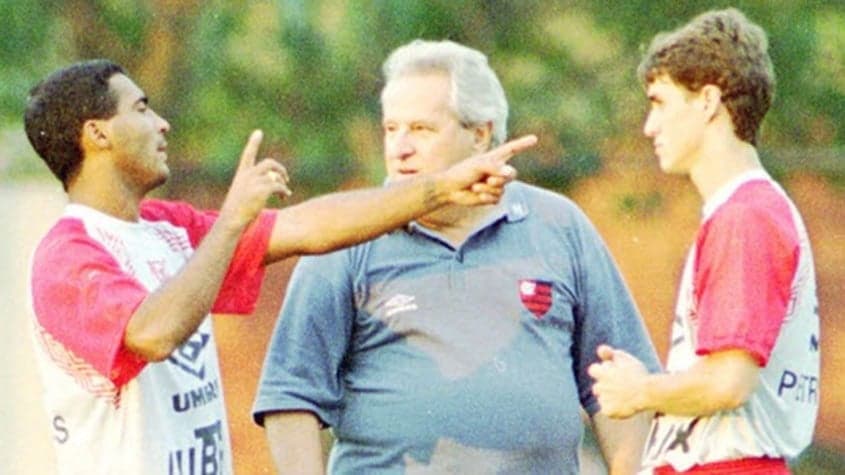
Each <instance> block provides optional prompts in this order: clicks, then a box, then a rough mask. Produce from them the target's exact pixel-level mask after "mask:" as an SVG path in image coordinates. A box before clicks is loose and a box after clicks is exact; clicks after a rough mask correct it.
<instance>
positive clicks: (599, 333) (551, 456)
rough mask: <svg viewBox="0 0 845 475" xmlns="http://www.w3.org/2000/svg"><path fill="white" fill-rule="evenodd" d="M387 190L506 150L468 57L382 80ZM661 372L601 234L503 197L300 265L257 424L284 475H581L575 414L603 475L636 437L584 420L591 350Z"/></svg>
mask: <svg viewBox="0 0 845 475" xmlns="http://www.w3.org/2000/svg"><path fill="white" fill-rule="evenodd" d="M384 75H385V79H386V84H385V87H384V90H383V91H382V94H381V102H382V125H383V129H384V160H385V168H386V170H387V177H388V180H389V181H390V182H398V181H402V180H407V179H409V178H411V177H415V176H420V175H425V174H430V173H435V172H437V171H438V170H443V169H444V168H446V167H448V166H450V165H451V164H453V163H455V162H456V161H457V160H458V159H459V158H460V157H463V156H466V155H471V154H476V153H479V152H484V151H486V150H488V149H490V148H491V147H493V146H494V145H496V144H498V143H501V142H503V141H504V140H505V138H506V133H507V132H506V122H507V115H508V104H507V100H506V99H505V94H504V91H503V89H502V86H501V84H500V83H499V80H498V78H497V77H496V74H495V73H494V72H493V70H492V69H491V68H490V66H489V65H488V63H487V58H486V57H485V56H484V55H483V54H482V53H480V52H478V51H476V50H473V49H470V48H467V47H465V46H462V45H459V44H457V43H454V42H450V41H441V42H432V41H421V40H417V41H413V42H411V43H409V44H407V45H405V46H402V47H400V48H398V49H397V50H395V51H394V52H393V53H392V54H391V55H390V57H389V58H388V59H387V61H386V62H385V64H384ZM608 342H615V343H613V344H614V345H619V346H622V347H624V348H625V349H626V350H627V351H629V352H631V353H632V354H636V355H637V356H638V358H640V359H641V360H643V361H645V362H647V363H646V364H647V365H648V366H649V367H651V368H657V367H658V363H657V359H656V357H655V353H654V350H653V348H652V346H651V344H650V342H649V340H648V338H647V336H646V332H645V330H644V326H643V325H642V321H641V318H640V316H639V314H638V313H637V309H636V308H635V306H634V303H633V301H632V299H631V297H630V295H629V293H628V290H627V288H626V286H625V284H624V282H623V280H622V278H621V276H620V274H619V272H618V270H617V268H616V265H615V264H614V262H613V259H612V257H611V256H610V254H609V252H608V250H607V249H606V247H605V246H604V244H603V242H602V240H601V238H600V237H599V235H598V234H597V232H596V230H595V229H594V228H593V226H592V225H591V224H590V222H589V221H588V220H587V218H586V217H585V216H584V214H583V213H582V212H581V211H580V210H579V209H578V208H577V207H576V206H575V205H574V204H573V203H572V202H571V201H569V200H568V199H566V198H564V197H562V196H560V195H557V194H555V193H552V192H549V191H546V190H542V189H539V188H536V187H534V186H530V185H527V184H525V183H520V182H513V183H511V184H509V185H507V186H506V188H505V193H504V195H503V196H502V199H501V201H500V203H499V204H496V205H491V206H481V207H476V208H471V207H467V206H461V205H455V206H446V207H443V208H441V209H439V210H436V211H434V212H431V213H429V214H427V215H425V216H423V217H421V218H419V219H418V220H416V221H414V222H412V223H411V224H410V225H408V226H407V227H405V228H404V229H401V230H398V231H395V232H392V233H390V234H387V235H384V236H382V237H380V238H378V239H376V240H374V241H370V242H368V243H366V244H362V245H358V246H356V247H352V248H349V249H348V250H345V251H340V252H335V253H331V254H327V255H324V256H315V257H307V258H303V259H301V260H300V261H299V263H298V265H297V268H296V270H295V272H294V275H293V277H292V280H291V282H290V286H289V288H288V291H287V297H286V301H285V303H284V306H283V309H282V313H281V316H280V319H279V323H278V324H277V327H276V329H275V332H274V335H273V338H272V342H271V346H270V348H269V350H268V354H267V358H266V361H265V364H264V371H263V375H262V378H261V382H260V386H259V389H258V394H257V398H256V402H255V407H254V417H255V420H256V422H258V423H259V424H262V425H264V427H265V429H266V433H267V437H268V441H269V444H270V448H271V451H272V453H273V457H274V459H275V462H276V464H277V467H278V469H279V473H296V474H308V473H311V474H316V473H324V472H325V468H324V466H323V459H322V455H321V447H320V438H319V431H320V429H321V428H325V427H331V428H332V429H333V433H334V437H335V444H334V447H333V448H332V451H331V454H330V457H329V466H328V471H329V472H330V473H335V474H342V473H344V474H345V473H349V474H362V473H366V474H372V473H386V474H399V473H407V474H423V473H461V474H468V473H473V474H482V473H514V474H517V473H518V474H531V473H535V474H550V473H556V474H560V473H564V474H576V473H578V470H579V463H578V447H579V444H580V441H581V435H582V421H581V416H580V414H581V410H582V408H583V409H584V410H585V411H586V412H587V413H588V414H590V415H591V416H592V421H593V423H594V424H595V428H596V432H597V434H598V436H599V441H600V445H601V447H602V451H603V452H604V455H605V457H606V459H607V461H608V465H609V466H610V468H611V471H612V472H613V473H630V472H632V471H633V470H634V469H635V467H636V466H637V465H638V462H639V454H640V451H641V447H642V441H643V440H644V437H645V431H646V429H647V420H646V419H644V418H640V419H637V418H634V419H629V420H625V421H612V420H610V419H608V418H605V417H603V416H601V415H598V414H597V411H598V404H597V403H596V399H595V396H593V394H592V392H591V389H592V384H591V379H590V377H589V376H588V375H587V368H588V367H589V365H590V364H591V363H593V362H595V361H596V360H597V356H596V354H595V349H596V347H597V346H598V345H599V344H600V343H608Z"/></svg>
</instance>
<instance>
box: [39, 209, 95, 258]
mask: <svg viewBox="0 0 845 475" xmlns="http://www.w3.org/2000/svg"><path fill="white" fill-rule="evenodd" d="M88 246H96V241H95V240H94V239H93V238H91V236H89V235H88V231H87V230H86V229H85V224H84V223H83V221H82V220H81V219H79V218H74V217H68V216H64V217H62V218H59V220H58V221H56V223H55V224H53V226H52V227H51V228H50V229H49V230H48V231H47V233H46V234H45V235H44V237H43V238H41V241H40V242H39V243H38V245H37V246H36V248H35V253H34V255H33V260H34V262H35V264H39V263H41V262H42V261H43V260H45V259H47V260H52V259H55V258H59V257H65V258H70V257H74V253H73V252H68V251H69V249H73V248H79V247H88Z"/></svg>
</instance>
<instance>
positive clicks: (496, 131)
mask: <svg viewBox="0 0 845 475" xmlns="http://www.w3.org/2000/svg"><path fill="white" fill-rule="evenodd" d="M432 71H442V72H444V73H446V74H448V75H449V78H450V80H451V83H452V93H451V105H452V108H453V109H454V112H455V113H456V114H457V115H458V118H459V120H460V121H461V123H462V124H464V125H478V124H483V123H486V122H491V123H492V125H493V127H492V128H493V130H492V132H493V133H492V144H491V145H492V146H496V145H499V144H501V143H503V142H504V141H505V139H506V138H507V121H508V101H507V99H506V98H505V91H504V89H502V84H501V83H500V82H499V78H498V77H497V76H496V73H495V72H493V69H492V68H490V65H489V64H488V63H487V56H485V55H484V54H483V53H481V52H479V51H477V50H474V49H472V48H468V47H466V46H463V45H461V44H458V43H455V42H454V41H448V40H446V41H425V40H414V41H412V42H410V43H408V44H406V45H403V46H400V47H399V48H397V49H395V50H394V51H393V52H392V53H391V54H390V56H388V58H387V60H386V61H385V62H384V65H382V72H383V74H384V79H385V83H389V82H390V81H391V80H393V79H396V78H398V77H401V76H404V75H409V74H417V73H425V72H432Z"/></svg>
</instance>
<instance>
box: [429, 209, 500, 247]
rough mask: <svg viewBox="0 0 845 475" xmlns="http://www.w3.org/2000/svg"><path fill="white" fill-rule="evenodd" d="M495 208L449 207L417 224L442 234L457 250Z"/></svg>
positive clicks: (434, 212) (430, 214) (439, 210)
mask: <svg viewBox="0 0 845 475" xmlns="http://www.w3.org/2000/svg"><path fill="white" fill-rule="evenodd" d="M495 208H496V206H495V205H486V206H460V205H449V206H444V207H442V208H440V209H438V210H436V211H433V212H431V213H429V214H427V215H425V216H423V217H422V218H419V219H418V220H417V222H418V223H419V224H421V225H423V226H425V227H426V228H429V229H431V230H433V231H436V232H438V233H440V234H442V235H443V236H444V237H445V238H446V239H447V240H448V241H449V243H450V244H452V246H453V247H456V248H457V247H459V246H460V245H461V244H463V242H464V241H466V239H467V238H468V237H469V234H470V233H471V232H472V231H473V229H475V227H476V226H477V225H478V223H479V222H480V221H481V220H482V219H484V218H485V217H486V216H487V215H489V214H490V213H491V212H492V211H493V210H494V209H495Z"/></svg>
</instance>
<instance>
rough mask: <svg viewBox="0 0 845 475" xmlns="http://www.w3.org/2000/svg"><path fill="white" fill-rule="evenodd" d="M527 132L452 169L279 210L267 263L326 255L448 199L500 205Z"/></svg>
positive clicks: (529, 140)
mask: <svg viewBox="0 0 845 475" xmlns="http://www.w3.org/2000/svg"><path fill="white" fill-rule="evenodd" d="M536 142H537V138H536V137H534V136H533V135H532V136H526V137H522V138H519V139H515V140H512V141H510V142H507V143H505V144H503V145H501V146H499V147H497V148H495V149H493V150H491V151H489V152H487V153H485V154H482V155H478V156H475V157H472V158H469V159H466V160H464V161H462V162H460V163H458V164H456V165H454V166H452V167H451V168H449V169H447V170H445V171H443V172H440V173H432V174H428V175H423V176H418V177H414V178H412V179H408V180H403V181H401V182H398V183H393V184H390V185H388V186H385V187H380V188H370V189H363V190H356V191H350V192H343V193H332V194H329V195H325V196H321V197H319V198H314V199H311V200H308V201H305V202H303V203H300V204H299V205H296V206H290V207H288V208H284V209H281V210H279V211H278V218H277V219H276V225H275V228H274V229H273V234H272V236H271V238H270V249H269V251H268V254H267V259H266V260H265V261H266V262H274V261H277V260H280V259H284V258H286V257H289V256H291V255H297V254H321V253H325V252H329V251H332V250H335V249H339V248H342V247H347V246H350V245H353V244H357V243H360V242H363V241H367V240H369V239H372V238H375V237H377V236H379V235H380V234H383V233H385V232H388V231H391V230H393V229H396V228H398V227H400V226H403V225H405V224H407V223H408V222H409V221H411V220H413V219H415V218H418V217H420V216H423V215H425V214H427V213H429V212H431V211H433V210H435V209H436V208H439V207H440V206H443V205H446V204H448V203H455V204H461V205H479V204H492V203H496V202H497V201H498V199H499V197H500V196H501V194H502V192H503V186H504V185H505V184H506V183H507V182H508V181H510V180H511V179H512V178H513V169H512V168H511V167H509V166H506V163H507V160H508V159H510V158H511V157H512V156H514V155H515V154H517V153H519V152H521V151H523V150H525V149H527V148H529V147H531V146H533V145H534V144H535V143H536Z"/></svg>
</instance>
